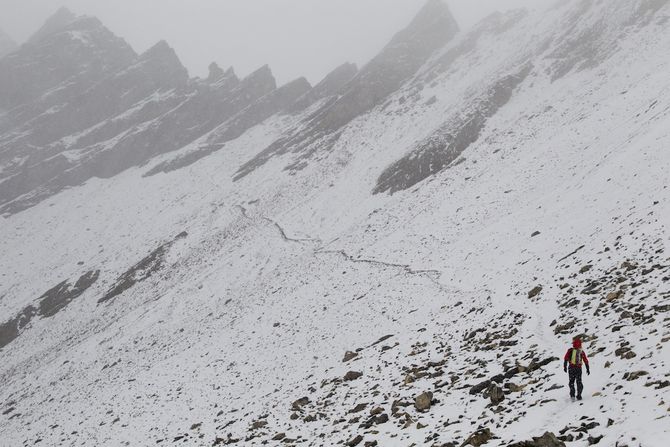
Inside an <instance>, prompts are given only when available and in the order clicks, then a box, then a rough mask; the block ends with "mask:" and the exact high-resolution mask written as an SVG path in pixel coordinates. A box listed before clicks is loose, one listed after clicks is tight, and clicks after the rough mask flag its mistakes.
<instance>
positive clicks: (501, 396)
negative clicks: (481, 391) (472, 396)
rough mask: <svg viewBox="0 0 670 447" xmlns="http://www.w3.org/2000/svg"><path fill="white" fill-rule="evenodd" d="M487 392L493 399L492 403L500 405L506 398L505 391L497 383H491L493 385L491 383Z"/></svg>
mask: <svg viewBox="0 0 670 447" xmlns="http://www.w3.org/2000/svg"><path fill="white" fill-rule="evenodd" d="M486 394H487V395H488V397H489V399H491V403H492V404H493V405H498V404H499V403H500V402H502V401H503V400H505V392H504V391H503V389H502V388H500V387H499V386H498V385H496V384H495V383H491V385H489V387H488V389H487V390H486Z"/></svg>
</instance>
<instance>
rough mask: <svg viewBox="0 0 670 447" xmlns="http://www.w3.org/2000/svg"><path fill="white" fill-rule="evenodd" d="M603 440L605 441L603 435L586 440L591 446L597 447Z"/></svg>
mask: <svg viewBox="0 0 670 447" xmlns="http://www.w3.org/2000/svg"><path fill="white" fill-rule="evenodd" d="M601 439H603V435H600V436H589V437H588V438H586V441H587V442H588V443H589V445H596V444H598V443H599V442H600V440H601Z"/></svg>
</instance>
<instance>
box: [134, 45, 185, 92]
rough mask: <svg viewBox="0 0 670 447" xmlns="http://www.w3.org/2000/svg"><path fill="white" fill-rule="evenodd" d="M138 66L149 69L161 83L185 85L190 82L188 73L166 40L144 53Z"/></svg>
mask: <svg viewBox="0 0 670 447" xmlns="http://www.w3.org/2000/svg"><path fill="white" fill-rule="evenodd" d="M138 64H139V65H142V66H143V67H145V68H147V69H148V71H149V72H150V73H153V75H154V77H155V79H158V80H161V83H165V82H167V83H169V84H172V83H177V84H183V83H185V82H187V81H188V71H187V70H186V68H185V67H184V65H183V64H182V63H181V60H179V56H177V53H176V52H175V50H174V49H173V48H172V47H171V46H170V45H169V44H168V43H167V42H166V41H165V40H160V41H159V42H158V43H156V44H155V45H154V46H153V47H151V48H149V49H148V50H147V51H145V52H144V53H142V54H141V55H140V56H139V61H138Z"/></svg>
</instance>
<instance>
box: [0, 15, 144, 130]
mask: <svg viewBox="0 0 670 447" xmlns="http://www.w3.org/2000/svg"><path fill="white" fill-rule="evenodd" d="M45 26H46V25H45ZM38 35H39V36H40V37H39V38H35V37H33V38H32V39H31V40H30V41H29V42H28V43H26V44H24V45H23V46H21V48H19V50H18V51H16V52H14V53H12V54H10V55H9V56H7V57H5V58H3V59H1V60H0V108H5V109H10V108H12V107H15V106H18V105H21V104H27V103H29V102H31V101H35V100H38V101H37V103H35V104H34V105H33V107H34V108H36V109H37V110H41V111H43V110H47V109H49V108H50V107H53V106H57V105H59V104H62V103H63V102H65V101H66V100H67V99H69V98H70V97H72V96H74V95H76V94H78V93H80V92H82V91H85V90H87V89H88V88H90V87H92V86H93V85H94V84H95V83H97V82H98V81H99V80H100V79H102V78H104V77H105V76H106V75H108V74H110V73H113V72H114V71H116V70H118V69H121V68H122V67H124V66H127V65H128V64H129V63H130V62H131V61H132V60H133V58H134V57H135V53H134V51H133V50H132V48H130V46H129V45H128V44H127V43H125V42H124V41H123V40H122V39H120V38H118V37H116V36H115V35H114V34H112V33H111V32H110V31H109V30H108V29H107V28H105V27H104V26H102V24H101V23H100V21H99V20H98V19H95V18H92V17H79V18H77V19H76V20H74V21H72V22H71V23H69V24H67V26H65V27H62V28H56V29H55V30H53V31H50V32H49V33H46V34H45V33H38ZM66 81H67V82H66ZM59 86H60V87H61V88H59V89H57V90H52V89H55V88H56V87H59ZM47 92H49V95H47V96H46V97H42V96H43V95H44V94H45V93H47ZM0 129H2V130H6V129H5V126H4V125H2V124H1V123H0Z"/></svg>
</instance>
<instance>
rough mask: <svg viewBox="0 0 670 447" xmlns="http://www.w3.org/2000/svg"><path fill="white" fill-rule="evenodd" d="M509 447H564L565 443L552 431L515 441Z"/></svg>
mask: <svg viewBox="0 0 670 447" xmlns="http://www.w3.org/2000/svg"><path fill="white" fill-rule="evenodd" d="M509 447H565V443H564V442H563V441H561V440H560V439H558V438H557V437H556V435H554V434H553V433H550V432H546V433H545V434H543V435H542V436H540V437H539V438H535V437H533V440H532V441H522V442H516V443H514V444H510V445H509Z"/></svg>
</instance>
